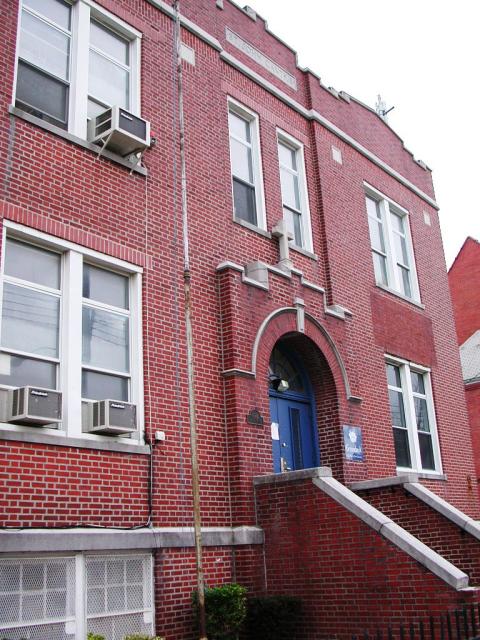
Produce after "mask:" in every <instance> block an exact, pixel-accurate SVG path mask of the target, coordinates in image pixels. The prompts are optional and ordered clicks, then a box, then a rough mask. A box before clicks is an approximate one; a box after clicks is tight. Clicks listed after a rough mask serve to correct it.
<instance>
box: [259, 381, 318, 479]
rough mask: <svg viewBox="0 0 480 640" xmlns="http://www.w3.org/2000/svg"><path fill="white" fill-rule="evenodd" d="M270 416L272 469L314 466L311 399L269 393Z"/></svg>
mask: <svg viewBox="0 0 480 640" xmlns="http://www.w3.org/2000/svg"><path fill="white" fill-rule="evenodd" d="M270 416H271V420H272V423H273V427H272V438H273V439H272V445H273V468H274V471H275V473H281V472H282V471H294V470H295V469H308V468H311V467H315V466H317V465H318V455H317V447H316V444H315V439H314V431H315V430H314V426H313V419H312V409H311V402H310V401H309V400H308V399H305V400H304V401H302V400H299V399H293V398H289V397H285V395H283V394H282V395H280V394H278V395H277V394H275V395H274V394H272V393H271V394H270ZM277 437H278V439H277Z"/></svg>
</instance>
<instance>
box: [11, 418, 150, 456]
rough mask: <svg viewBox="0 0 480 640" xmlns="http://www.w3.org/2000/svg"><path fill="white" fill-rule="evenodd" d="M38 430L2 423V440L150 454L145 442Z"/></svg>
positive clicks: (39, 428)
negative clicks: (20, 428) (85, 436)
mask: <svg viewBox="0 0 480 640" xmlns="http://www.w3.org/2000/svg"><path fill="white" fill-rule="evenodd" d="M36 429H37V430H36V431H23V430H22V431H19V430H18V431H17V430H16V429H14V428H12V426H11V425H5V424H1V423H0V440H12V441H17V442H32V443H38V444H48V445H56V446H58V447H77V448H79V449H97V450H101V451H115V452H118V453H137V454H142V455H145V454H149V453H150V447H147V446H146V445H143V444H134V443H133V442H132V441H131V442H121V441H120V439H119V438H111V439H108V440H103V439H102V440H97V439H95V440H93V439H92V440H90V439H89V438H82V437H81V436H79V437H69V436H66V435H60V434H59V435H56V434H52V433H45V432H43V429H42V427H38V428H36Z"/></svg>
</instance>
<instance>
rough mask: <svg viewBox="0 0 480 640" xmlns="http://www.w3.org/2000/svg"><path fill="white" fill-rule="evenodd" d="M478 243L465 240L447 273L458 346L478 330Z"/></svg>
mask: <svg viewBox="0 0 480 640" xmlns="http://www.w3.org/2000/svg"><path fill="white" fill-rule="evenodd" d="M479 281H480V243H479V242H477V241H476V240H474V239H473V238H467V239H466V240H465V242H464V244H463V246H462V248H461V250H460V252H459V254H458V255H457V257H456V258H455V262H454V263H453V264H452V266H451V267H450V271H449V272H448V282H449V285H450V292H451V294H452V303H453V311H454V314H455V325H456V328H457V337H458V344H459V345H461V344H463V343H464V342H465V340H467V338H469V337H470V336H471V335H472V334H473V333H475V331H478V329H480V296H479V295H478V285H477V286H475V283H478V282H479Z"/></svg>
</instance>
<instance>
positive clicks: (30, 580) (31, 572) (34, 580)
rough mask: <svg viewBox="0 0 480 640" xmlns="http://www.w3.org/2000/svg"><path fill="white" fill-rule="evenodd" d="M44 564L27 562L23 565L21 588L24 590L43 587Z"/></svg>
mask: <svg viewBox="0 0 480 640" xmlns="http://www.w3.org/2000/svg"><path fill="white" fill-rule="evenodd" d="M43 581H44V564H43V562H42V563H41V564H27V565H25V566H24V567H23V580H22V588H23V590H24V591H38V590H40V589H43V587H44V584H43Z"/></svg>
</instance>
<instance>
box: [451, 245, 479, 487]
mask: <svg viewBox="0 0 480 640" xmlns="http://www.w3.org/2000/svg"><path fill="white" fill-rule="evenodd" d="M479 279H480V243H479V242H478V241H476V240H474V239H473V238H467V239H466V240H465V242H464V244H463V246H462V248H461V250H460V252H459V254H458V255H457V257H456V258H455V261H454V263H453V265H452V266H451V268H450V271H449V272H448V282H449V285H450V293H451V295H452V303H453V312H454V317H455V326H456V329H457V339H458V344H459V346H461V345H463V344H464V343H465V341H466V340H468V339H469V338H470V337H471V336H472V335H473V334H474V333H475V332H476V331H478V330H480V288H479V286H478V282H479ZM477 363H478V369H479V370H480V359H478V356H477ZM464 378H465V380H466V383H465V397H466V400H467V409H468V417H469V421H470V430H471V436H472V445H473V453H474V460H475V468H476V483H477V484H478V483H479V482H480V381H479V380H478V379H477V378H472V377H471V375H470V374H468V373H466V374H464ZM479 490H480V489H479Z"/></svg>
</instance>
